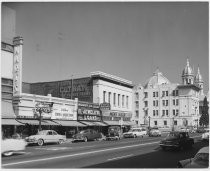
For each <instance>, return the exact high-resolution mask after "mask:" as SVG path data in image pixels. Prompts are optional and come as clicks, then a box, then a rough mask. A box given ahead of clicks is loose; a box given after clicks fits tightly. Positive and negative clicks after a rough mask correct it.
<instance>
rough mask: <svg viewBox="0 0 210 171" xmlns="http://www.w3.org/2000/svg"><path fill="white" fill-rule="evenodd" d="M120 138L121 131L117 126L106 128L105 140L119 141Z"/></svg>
mask: <svg viewBox="0 0 210 171" xmlns="http://www.w3.org/2000/svg"><path fill="white" fill-rule="evenodd" d="M121 137H122V133H121V129H120V127H119V126H110V127H109V128H108V135H107V136H106V140H108V141H109V140H120V139H121Z"/></svg>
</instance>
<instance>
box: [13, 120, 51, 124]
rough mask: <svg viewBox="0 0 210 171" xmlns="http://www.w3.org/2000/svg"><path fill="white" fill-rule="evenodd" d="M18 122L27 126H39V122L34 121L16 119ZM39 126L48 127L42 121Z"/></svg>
mask: <svg viewBox="0 0 210 171" xmlns="http://www.w3.org/2000/svg"><path fill="white" fill-rule="evenodd" d="M17 121H18V122H20V123H22V124H29V125H39V120H36V119H18V120H17ZM41 125H50V124H49V123H48V122H45V121H42V122H41Z"/></svg>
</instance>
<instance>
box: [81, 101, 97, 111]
mask: <svg viewBox="0 0 210 171" xmlns="http://www.w3.org/2000/svg"><path fill="white" fill-rule="evenodd" d="M78 107H85V108H94V109H99V104H97V103H85V102H78Z"/></svg>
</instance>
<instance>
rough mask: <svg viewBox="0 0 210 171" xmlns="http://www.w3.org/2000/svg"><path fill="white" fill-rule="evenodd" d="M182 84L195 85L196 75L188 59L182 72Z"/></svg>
mask: <svg viewBox="0 0 210 171" xmlns="http://www.w3.org/2000/svg"><path fill="white" fill-rule="evenodd" d="M182 83H183V84H184V85H187V84H194V73H193V69H192V68H191V67H190V64H189V59H187V65H186V66H185V68H184V70H183V72H182Z"/></svg>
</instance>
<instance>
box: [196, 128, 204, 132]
mask: <svg viewBox="0 0 210 171" xmlns="http://www.w3.org/2000/svg"><path fill="white" fill-rule="evenodd" d="M204 132H205V129H204V127H199V128H198V129H197V133H204Z"/></svg>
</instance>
